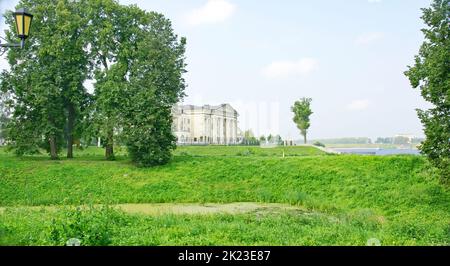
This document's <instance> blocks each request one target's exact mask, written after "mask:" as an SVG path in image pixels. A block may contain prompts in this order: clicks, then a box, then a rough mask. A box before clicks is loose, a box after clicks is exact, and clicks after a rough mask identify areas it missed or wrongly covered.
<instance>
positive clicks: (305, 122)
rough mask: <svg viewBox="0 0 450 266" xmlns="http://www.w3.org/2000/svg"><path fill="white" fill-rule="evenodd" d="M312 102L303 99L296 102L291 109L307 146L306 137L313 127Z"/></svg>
mask: <svg viewBox="0 0 450 266" xmlns="http://www.w3.org/2000/svg"><path fill="white" fill-rule="evenodd" d="M311 102H312V99H310V98H302V99H300V101H296V102H295V103H294V106H292V108H291V110H292V112H293V113H294V119H293V120H294V122H295V124H296V125H297V128H298V129H299V130H300V133H301V134H302V136H303V139H304V141H305V144H306V143H307V140H306V135H307V134H308V129H309V127H310V126H311V122H310V116H311V115H312V114H313V112H312V111H311Z"/></svg>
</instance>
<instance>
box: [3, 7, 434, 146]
mask: <svg viewBox="0 0 450 266" xmlns="http://www.w3.org/2000/svg"><path fill="white" fill-rule="evenodd" d="M120 2H121V3H122V4H136V5H138V6H139V7H141V8H143V9H146V10H148V11H156V12H160V13H162V14H164V15H165V16H166V17H167V18H169V19H170V20H171V21H172V23H173V27H174V30H175V32H176V33H177V34H178V35H179V36H183V37H186V38H187V52H186V58H187V64H188V66H187V70H188V73H187V74H186V76H185V78H186V81H187V85H188V88H187V90H186V93H187V95H188V96H187V97H186V98H185V99H184V104H195V105H204V104H210V105H214V104H222V103H229V104H231V105H232V106H233V107H234V108H235V109H236V110H237V111H238V113H239V114H240V117H239V127H240V129H241V130H247V129H251V130H252V131H253V132H254V134H255V135H257V136H260V135H262V134H264V135H268V134H270V133H271V134H280V135H281V136H282V137H283V138H289V139H299V138H300V136H299V130H298V129H297V128H296V126H295V124H294V123H293V122H292V117H293V114H292V112H291V110H290V107H291V106H292V105H293V103H294V102H295V101H296V100H298V99H300V98H302V97H310V98H312V99H313V102H312V110H313V112H314V114H313V115H312V116H311V128H310V130H309V134H308V135H309V138H310V139H323V138H338V137H371V138H376V137H388V136H394V135H396V134H412V135H416V136H423V135H424V134H423V132H422V125H421V123H420V121H419V119H418V118H417V114H416V111H415V109H416V108H427V107H429V105H428V104H427V103H426V102H425V101H424V100H423V99H422V98H421V96H420V92H419V91H418V90H414V89H412V88H411V85H410V83H409V81H408V79H407V78H406V77H405V76H404V74H403V72H404V71H406V70H407V66H408V65H411V64H413V59H414V55H416V54H417V52H418V50H419V47H420V44H421V43H422V42H423V35H422V33H421V31H420V29H421V28H423V27H424V25H423V23H422V21H421V19H420V17H421V10H420V8H423V7H428V6H429V5H430V2H431V1H430V0H345V1H344V0H314V1H313V0H282V1H280V0H278V1H276V0H152V1H138V0H120ZM16 3H17V1H16V0H7V1H5V0H0V11H1V12H2V13H4V10H5V9H13V8H14V6H15V4H16ZM4 28H5V25H4V19H3V18H2V19H1V21H0V33H1V34H3V30H4ZM5 67H7V63H6V62H5V61H4V56H3V58H0V68H5Z"/></svg>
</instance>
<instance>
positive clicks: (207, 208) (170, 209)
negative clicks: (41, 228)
mask: <svg viewBox="0 0 450 266" xmlns="http://www.w3.org/2000/svg"><path fill="white" fill-rule="evenodd" d="M112 207H117V208H118V209H120V210H122V211H124V212H126V213H130V214H142V215H153V216H155V215H164V214H176V215H183V214H187V215H209V214H243V213H283V212H286V211H295V212H306V210H305V209H303V208H302V207H299V206H292V205H288V204H279V203H254V202H236V203H227V204H218V203H204V204H191V203H148V204H147V203H143V204H118V205H113V206H112ZM10 208H13V209H14V208H18V209H19V208H25V209H31V210H35V211H39V210H42V209H44V210H46V211H55V210H57V209H58V207H56V206H45V207H44V206H33V207H26V206H21V207H10ZM5 210H6V208H4V207H0V214H2V213H3V212H4V211H5Z"/></svg>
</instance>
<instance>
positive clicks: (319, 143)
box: [313, 141, 325, 148]
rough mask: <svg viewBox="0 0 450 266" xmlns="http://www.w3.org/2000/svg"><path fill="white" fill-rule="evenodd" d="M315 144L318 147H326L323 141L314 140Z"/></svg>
mask: <svg viewBox="0 0 450 266" xmlns="http://www.w3.org/2000/svg"><path fill="white" fill-rule="evenodd" d="M313 145H314V146H317V147H323V148H325V144H323V143H322V142H319V141H316V142H314V144H313Z"/></svg>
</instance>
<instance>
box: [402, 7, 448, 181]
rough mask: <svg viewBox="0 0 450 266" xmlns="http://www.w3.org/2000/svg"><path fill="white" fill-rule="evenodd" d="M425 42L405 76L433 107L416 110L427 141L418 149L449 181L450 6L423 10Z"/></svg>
mask: <svg viewBox="0 0 450 266" xmlns="http://www.w3.org/2000/svg"><path fill="white" fill-rule="evenodd" d="M422 19H423V21H424V22H425V24H426V26H427V27H426V28H425V29H423V30H422V32H423V33H424V35H425V41H424V43H423V44H422V46H421V47H420V50H419V54H418V55H417V56H416V57H415V64H414V66H410V67H408V68H409V69H408V71H406V73H405V74H406V76H408V78H409V80H410V81H411V85H412V86H413V87H414V88H419V89H420V91H421V94H422V97H423V98H424V99H425V100H426V101H428V102H430V103H431V104H432V106H433V107H432V108H430V109H429V110H417V111H418V116H419V118H420V120H421V121H422V124H423V126H424V131H425V135H426V140H425V141H424V142H423V143H422V145H421V146H420V149H421V151H422V153H424V154H426V155H427V156H428V158H429V160H430V162H431V163H432V164H433V165H434V166H436V167H437V168H438V169H440V171H441V173H442V176H444V177H446V178H449V177H450V2H449V0H434V1H433V2H432V4H431V7H429V8H424V9H423V16H422Z"/></svg>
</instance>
